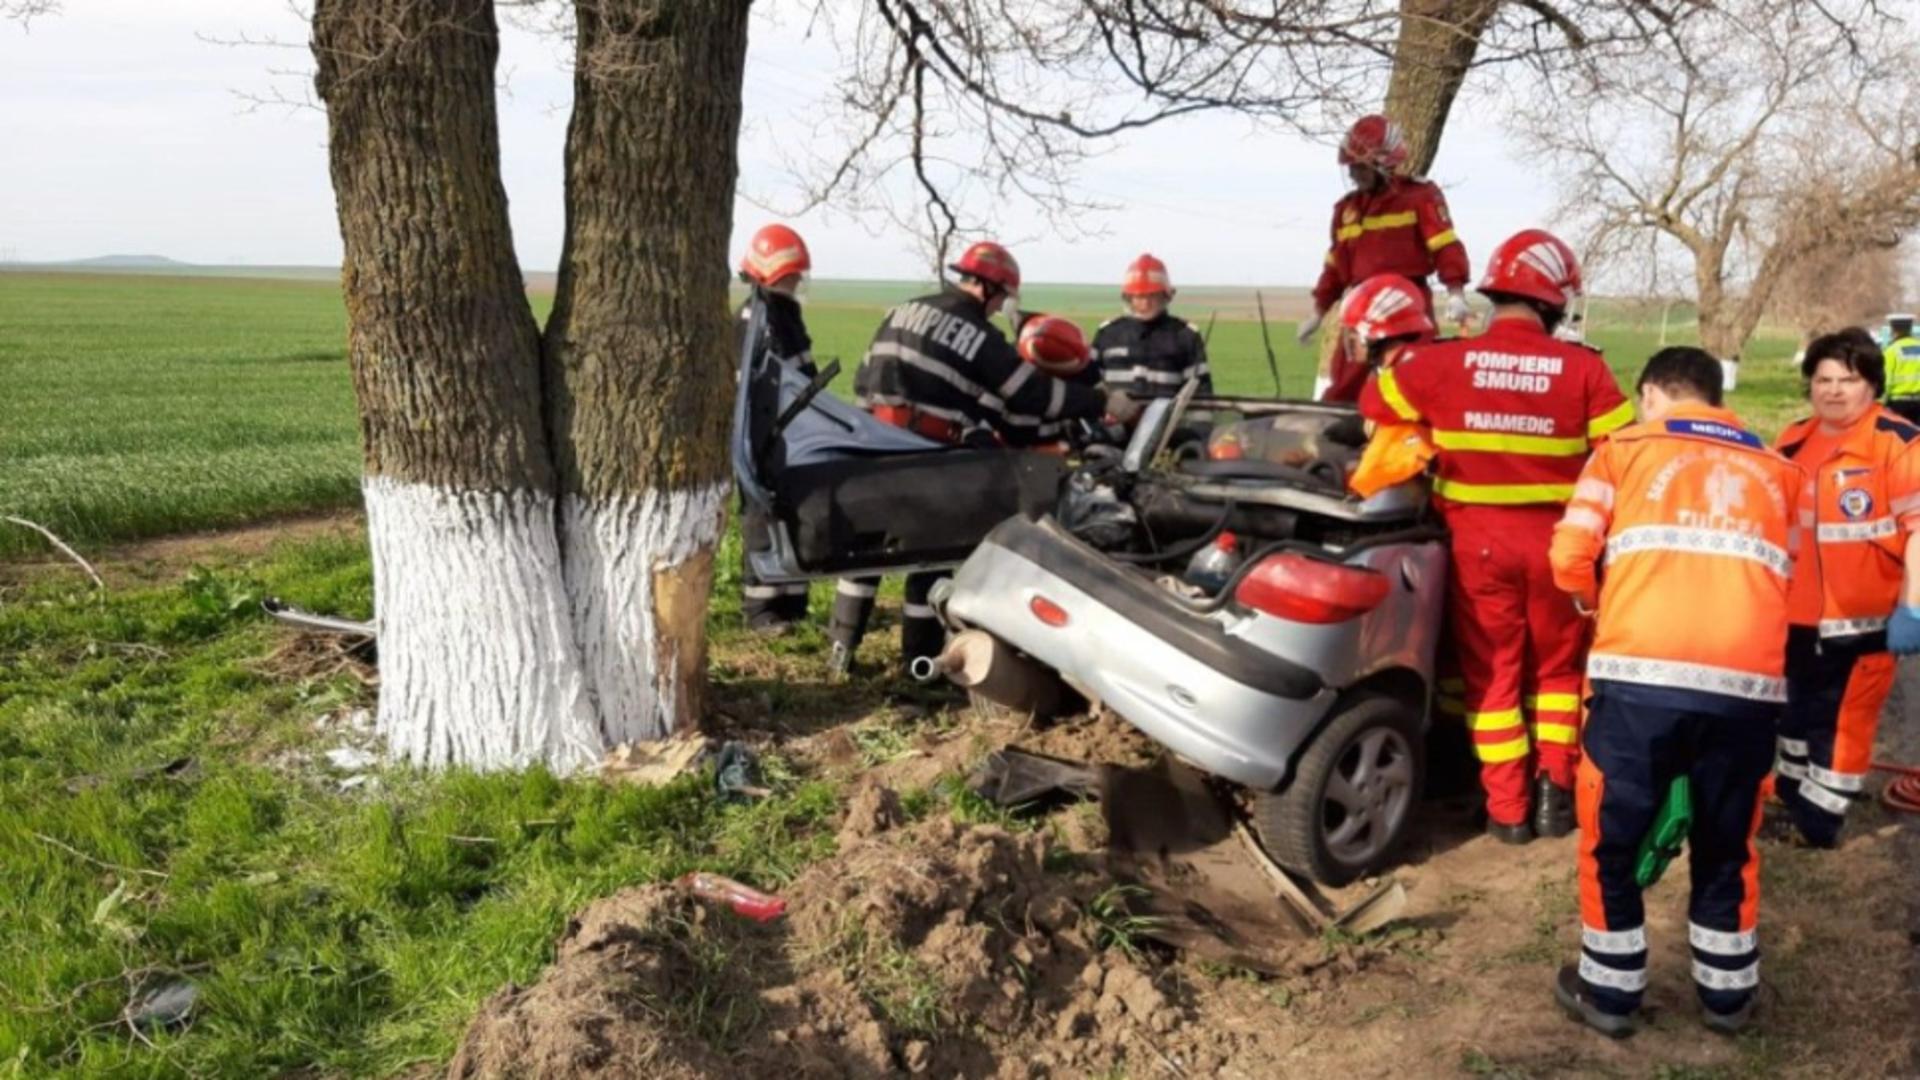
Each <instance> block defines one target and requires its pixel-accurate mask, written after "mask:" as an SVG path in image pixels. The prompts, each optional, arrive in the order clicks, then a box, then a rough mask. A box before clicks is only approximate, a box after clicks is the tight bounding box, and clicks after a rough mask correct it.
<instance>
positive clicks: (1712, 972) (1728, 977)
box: [1582, 960, 1760, 990]
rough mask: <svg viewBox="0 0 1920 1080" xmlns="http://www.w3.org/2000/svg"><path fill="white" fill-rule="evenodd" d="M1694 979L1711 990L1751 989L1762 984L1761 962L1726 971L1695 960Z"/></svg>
mask: <svg viewBox="0 0 1920 1080" xmlns="http://www.w3.org/2000/svg"><path fill="white" fill-rule="evenodd" d="M1582 974H1585V973H1584V972H1582ZM1693 981H1694V982H1697V983H1699V984H1700V985H1701V986H1704V987H1706V988H1707V989H1709V990H1751V989H1753V988H1754V987H1756V986H1759V985H1760V962H1759V961H1758V960H1756V961H1754V962H1753V963H1751V964H1748V965H1747V966H1746V967H1743V968H1738V969H1736V970H1733V971H1724V970H1722V969H1720V968H1717V967H1709V966H1707V965H1706V964H1703V963H1701V962H1700V961H1698V960H1695V961H1694V962H1693Z"/></svg>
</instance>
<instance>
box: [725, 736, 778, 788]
mask: <svg viewBox="0 0 1920 1080" xmlns="http://www.w3.org/2000/svg"><path fill="white" fill-rule="evenodd" d="M713 789H714V794H715V795H718V796H719V798H720V801H721V802H747V801H749V800H752V799H764V798H766V797H767V796H769V795H771V794H773V792H772V791H771V790H769V789H768V788H766V787H765V786H763V785H762V784H761V783H760V759H759V757H758V756H757V755H755V754H754V752H753V750H752V748H750V747H748V746H747V744H745V743H742V742H736V741H734V740H732V739H729V740H727V742H726V743H725V744H723V745H722V746H721V747H720V752H719V753H717V754H715V755H714V761H713Z"/></svg>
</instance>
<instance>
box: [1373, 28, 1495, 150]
mask: <svg viewBox="0 0 1920 1080" xmlns="http://www.w3.org/2000/svg"><path fill="white" fill-rule="evenodd" d="M1499 10H1500V0H1400V36H1399V38H1398V39H1397V40H1396V41H1395V42H1394V46H1393V76H1392V78H1391V79H1389V80H1388V82H1387V107H1386V114H1387V116H1388V117H1389V118H1391V119H1393V120H1394V121H1396V122H1397V123H1399V125H1400V128H1401V130H1402V131H1403V132H1404V133H1405V134H1406V138H1407V150H1408V154H1407V165H1406V171H1407V172H1408V173H1410V174H1411V175H1414V176H1425V175H1426V174H1427V170H1428V169H1431V168H1433V159H1434V156H1435V155H1436V154H1438V153H1439V152H1440V133H1441V132H1442V131H1443V130H1445V128H1446V126H1447V114H1448V113H1450V112H1452V111H1453V99H1454V97H1455V96H1456V95H1457V94H1459V93H1460V86H1461V84H1462V83H1463V82H1465V81H1466V78H1467V69H1468V68H1469V67H1471V66H1472V65H1473V57H1474V53H1475V52H1477V51H1478V50H1479V48H1480V35H1481V34H1482V33H1484V32H1485V31H1486V29H1487V24H1488V23H1490V22H1492V21H1493V16H1494V14H1495V13H1496V12H1498V11H1499Z"/></svg>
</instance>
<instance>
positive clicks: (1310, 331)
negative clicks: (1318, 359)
mask: <svg viewBox="0 0 1920 1080" xmlns="http://www.w3.org/2000/svg"><path fill="white" fill-rule="evenodd" d="M1325 314H1326V313H1325V312H1320V311H1316V312H1314V313H1313V316H1312V317H1311V318H1309V319H1307V321H1306V322H1303V323H1301V324H1300V330H1299V332H1298V333H1297V334H1296V335H1295V336H1296V337H1298V338H1299V339H1300V344H1302V345H1305V344H1306V343H1307V342H1309V341H1311V340H1313V335H1314V334H1316V333H1319V331H1320V320H1321V318H1323V317H1324V316H1325Z"/></svg>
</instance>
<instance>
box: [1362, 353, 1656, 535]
mask: <svg viewBox="0 0 1920 1080" xmlns="http://www.w3.org/2000/svg"><path fill="white" fill-rule="evenodd" d="M1360 413H1361V415H1363V416H1365V417H1366V418H1367V419H1369V420H1373V421H1375V422H1377V423H1382V424H1390V423H1395V422H1405V423H1424V424H1426V425H1427V426H1428V427H1430V428H1431V429H1432V431H1433V443H1434V445H1435V446H1437V447H1439V449H1440V469H1439V475H1438V476H1437V477H1436V478H1435V479H1434V482H1433V493H1434V495H1435V496H1436V497H1437V499H1438V502H1439V506H1440V508H1441V510H1443V511H1444V510H1446V509H1447V506H1448V504H1468V505H1481V506H1522V505H1529V504H1540V503H1546V504H1549V505H1556V504H1559V503H1564V502H1566V501H1567V498H1568V497H1569V496H1571V495H1572V494H1573V482H1574V480H1576V479H1577V478H1578V477H1579V475H1580V465H1581V463H1582V462H1584V461H1586V459H1587V454H1588V452H1589V451H1590V450H1591V449H1592V447H1593V444H1594V443H1595V442H1597V441H1598V440H1600V439H1601V438H1604V437H1605V436H1606V435H1607V434H1609V433H1610V432H1613V431H1615V430H1617V429H1618V428H1620V427H1622V426H1623V425H1625V424H1628V423H1631V422H1632V421H1633V405H1632V404H1631V403H1630V402H1628V401H1627V399H1626V398H1625V396H1623V395H1622V394H1621V393H1620V387H1619V385H1618V384H1617V383H1615V382H1614V381H1613V372H1611V371H1609V370H1607V365H1606V361H1604V360H1602V359H1601V358H1600V354H1599V353H1598V352H1595V351H1594V350H1592V349H1589V348H1587V347H1586V346H1584V345H1575V344H1571V343H1569V342H1565V341H1559V340H1556V339H1555V338H1554V337H1553V336H1551V335H1550V334H1548V333H1547V332H1546V331H1545V330H1543V329H1541V328H1540V327H1539V326H1537V325H1535V324H1532V323H1529V322H1525V321H1523V320H1517V319H1496V320H1494V322H1493V324H1492V325H1490V326H1488V327H1487V331H1486V333H1484V334H1480V335H1478V336H1476V337H1468V338H1449V339H1446V340H1443V341H1436V342H1433V343H1431V344H1423V345H1411V346H1408V347H1407V350H1406V353H1405V355H1404V356H1403V357H1402V358H1401V360H1400V362H1399V363H1397V364H1395V365H1394V366H1392V367H1391V368H1384V369H1382V370H1381V371H1380V373H1379V374H1378V375H1377V376H1376V377H1375V378H1374V379H1373V380H1371V381H1370V382H1368V383H1367V385H1366V388H1365V389H1364V390H1362V391H1361V392H1360Z"/></svg>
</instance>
